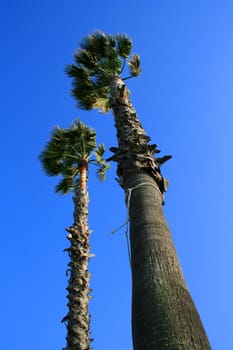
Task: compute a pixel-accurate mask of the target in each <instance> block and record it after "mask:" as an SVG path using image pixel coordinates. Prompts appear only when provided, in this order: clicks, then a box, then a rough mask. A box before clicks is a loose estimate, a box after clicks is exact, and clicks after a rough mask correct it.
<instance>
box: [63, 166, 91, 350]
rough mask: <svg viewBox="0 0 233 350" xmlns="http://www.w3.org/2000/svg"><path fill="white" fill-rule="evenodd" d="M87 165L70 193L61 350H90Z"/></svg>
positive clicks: (82, 168)
mask: <svg viewBox="0 0 233 350" xmlns="http://www.w3.org/2000/svg"><path fill="white" fill-rule="evenodd" d="M86 172H87V164H82V166H80V179H79V186H77V187H76V188H75V191H74V197H73V201H74V224H73V225H72V226H70V227H69V228H67V229H66V230H67V231H68V232H69V234H68V236H67V238H68V239H69V241H70V247H69V248H67V249H66V250H67V251H68V253H69V256H70V262H69V263H68V266H69V268H68V271H69V272H70V278H69V283H68V287H67V290H68V295H67V298H68V304H67V305H68V310H69V311H68V314H67V316H66V317H65V318H64V321H66V325H67V337H66V339H67V346H66V348H65V350H90V349H91V347H90V342H91V340H90V337H89V336H90V315H89V313H88V304H89V299H90V297H89V292H90V288H89V285H90V273H89V271H88V261H89V249H90V245H89V231H88V192H87V187H86V181H87V177H86Z"/></svg>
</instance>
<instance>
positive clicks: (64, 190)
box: [55, 177, 75, 194]
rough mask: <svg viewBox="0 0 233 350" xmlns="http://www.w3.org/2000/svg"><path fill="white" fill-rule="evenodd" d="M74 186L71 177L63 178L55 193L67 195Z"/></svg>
mask: <svg viewBox="0 0 233 350" xmlns="http://www.w3.org/2000/svg"><path fill="white" fill-rule="evenodd" d="M74 186H75V182H74V179H73V178H72V177H64V178H63V179H62V180H61V181H60V182H59V183H58V184H57V185H56V187H55V191H56V192H57V193H60V194H68V193H69V192H70V191H72V190H73V188H74Z"/></svg>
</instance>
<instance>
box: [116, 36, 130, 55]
mask: <svg viewBox="0 0 233 350" xmlns="http://www.w3.org/2000/svg"><path fill="white" fill-rule="evenodd" d="M116 41H117V53H118V55H119V56H121V57H123V58H128V57H129V55H130V52H131V49H132V45H133V43H132V40H131V39H130V38H129V37H128V36H127V35H126V34H118V35H116Z"/></svg>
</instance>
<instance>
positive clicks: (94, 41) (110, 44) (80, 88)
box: [66, 31, 141, 113]
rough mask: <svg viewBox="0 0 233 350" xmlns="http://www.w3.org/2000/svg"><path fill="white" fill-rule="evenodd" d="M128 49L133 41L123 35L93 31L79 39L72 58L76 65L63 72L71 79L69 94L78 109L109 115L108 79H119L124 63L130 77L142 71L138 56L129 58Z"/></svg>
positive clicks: (129, 50) (69, 66)
mask: <svg viewBox="0 0 233 350" xmlns="http://www.w3.org/2000/svg"><path fill="white" fill-rule="evenodd" d="M131 49H132V40H131V39H130V38H129V37H128V36H127V35H126V34H117V35H116V36H113V35H106V34H105V33H103V32H101V31H96V32H94V33H92V34H90V35H89V36H88V37H86V38H84V39H83V40H82V42H81V44H80V48H79V49H78V50H77V51H76V53H75V55H74V61H75V63H74V64H71V65H68V66H67V67H66V73H67V74H68V75H69V76H70V77H71V78H72V79H73V80H72V91H71V94H72V96H73V97H74V98H75V99H76V100H77V102H78V107H79V108H81V109H85V110H91V109H93V108H97V109H99V110H100V111H101V112H103V113H107V112H108V110H109V102H108V99H109V84H110V82H111V79H112V78H113V77H115V76H119V77H120V76H121V75H122V74H123V72H124V68H125V65H126V64H127V65H128V68H129V71H130V77H136V76H138V75H139V74H140V72H141V68H140V59H139V56H137V55H133V57H132V58H131V59H130V53H131ZM127 78H129V77H127ZM122 79H124V78H123V77H122Z"/></svg>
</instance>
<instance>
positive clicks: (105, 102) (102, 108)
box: [94, 97, 111, 113]
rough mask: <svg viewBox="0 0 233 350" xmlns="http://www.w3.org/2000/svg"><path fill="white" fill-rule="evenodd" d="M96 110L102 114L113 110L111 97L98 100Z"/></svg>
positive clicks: (95, 105)
mask: <svg viewBox="0 0 233 350" xmlns="http://www.w3.org/2000/svg"><path fill="white" fill-rule="evenodd" d="M94 108H97V109H98V110H99V112H101V113H108V112H109V111H110V109H111V106H110V100H109V97H102V98H101V97H100V98H97V99H96V102H95V104H94Z"/></svg>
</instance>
